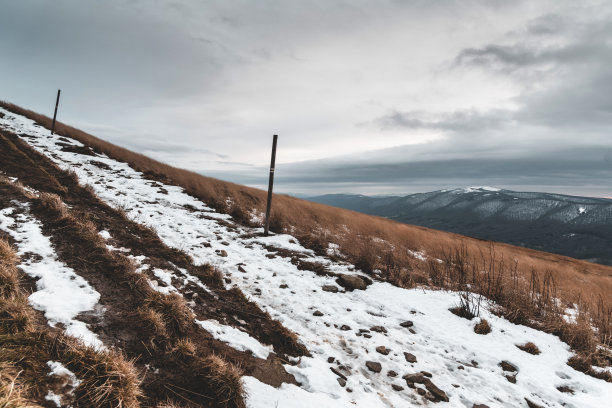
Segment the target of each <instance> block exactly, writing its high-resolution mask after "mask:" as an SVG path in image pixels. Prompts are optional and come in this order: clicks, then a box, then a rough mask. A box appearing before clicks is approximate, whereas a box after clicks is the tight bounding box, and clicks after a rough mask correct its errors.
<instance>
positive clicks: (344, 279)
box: [336, 273, 368, 292]
mask: <svg viewBox="0 0 612 408" xmlns="http://www.w3.org/2000/svg"><path fill="white" fill-rule="evenodd" d="M336 283H337V284H338V285H340V286H342V287H343V288H345V289H346V290H347V291H349V292H352V291H353V290H355V289H358V290H365V289H366V288H367V287H368V286H367V285H366V282H365V281H364V280H363V279H362V278H360V277H359V276H356V275H346V274H343V273H342V274H340V275H339V276H338V279H336Z"/></svg>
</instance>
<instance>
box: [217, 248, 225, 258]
mask: <svg viewBox="0 0 612 408" xmlns="http://www.w3.org/2000/svg"><path fill="white" fill-rule="evenodd" d="M215 252H216V253H217V255H219V256H221V257H223V258H225V257H226V256H227V251H226V250H225V249H217V250H216V251H215Z"/></svg>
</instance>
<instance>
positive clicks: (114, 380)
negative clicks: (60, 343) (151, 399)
mask: <svg viewBox="0 0 612 408" xmlns="http://www.w3.org/2000/svg"><path fill="white" fill-rule="evenodd" d="M64 342H65V343H66V346H65V350H64V353H63V362H64V365H65V366H66V367H67V368H68V369H69V370H71V371H72V372H74V374H75V375H76V376H77V378H79V379H80V380H81V384H80V385H79V386H78V387H77V388H76V389H75V390H74V395H75V399H76V401H77V402H78V403H79V405H81V406H95V407H109V408H111V407H125V408H130V407H139V406H140V403H139V398H140V397H141V396H142V392H141V390H140V378H139V375H138V372H137V371H136V369H135V368H134V362H133V361H129V360H126V359H125V357H124V356H123V355H122V354H121V353H119V352H116V351H99V350H96V349H94V348H92V347H85V346H83V345H82V344H79V343H78V342H74V341H72V339H64Z"/></svg>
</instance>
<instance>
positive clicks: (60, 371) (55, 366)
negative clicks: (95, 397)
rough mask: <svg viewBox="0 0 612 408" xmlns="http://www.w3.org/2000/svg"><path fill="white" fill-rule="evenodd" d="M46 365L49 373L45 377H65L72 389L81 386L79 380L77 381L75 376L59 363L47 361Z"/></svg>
mask: <svg viewBox="0 0 612 408" xmlns="http://www.w3.org/2000/svg"><path fill="white" fill-rule="evenodd" d="M47 365H48V366H49V368H50V369H51V372H50V373H49V374H47V375H58V376H61V377H67V378H69V379H70V385H71V386H72V388H73V389H74V388H76V387H78V386H79V385H80V384H81V380H79V379H78V378H77V377H76V375H74V373H73V372H72V371H70V370H69V369H67V368H66V367H64V365H63V364H62V363H60V362H59V361H47Z"/></svg>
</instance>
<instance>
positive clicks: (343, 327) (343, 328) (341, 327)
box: [340, 324, 351, 331]
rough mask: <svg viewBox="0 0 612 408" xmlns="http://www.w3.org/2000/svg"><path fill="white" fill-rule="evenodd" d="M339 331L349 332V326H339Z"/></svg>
mask: <svg viewBox="0 0 612 408" xmlns="http://www.w3.org/2000/svg"><path fill="white" fill-rule="evenodd" d="M340 330H342V331H349V330H351V326H349V325H346V324H343V325H342V326H340Z"/></svg>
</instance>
